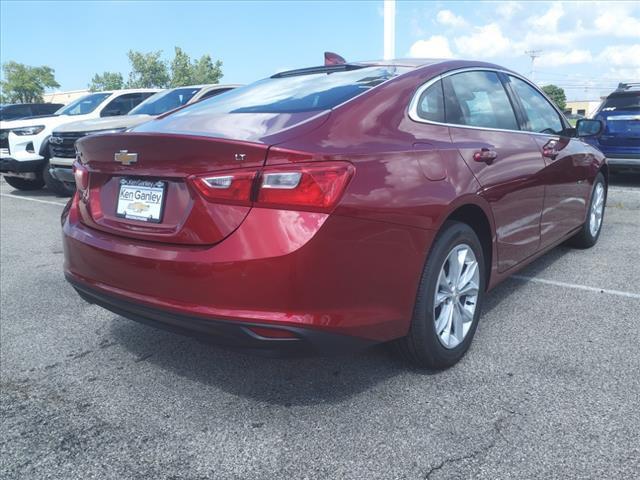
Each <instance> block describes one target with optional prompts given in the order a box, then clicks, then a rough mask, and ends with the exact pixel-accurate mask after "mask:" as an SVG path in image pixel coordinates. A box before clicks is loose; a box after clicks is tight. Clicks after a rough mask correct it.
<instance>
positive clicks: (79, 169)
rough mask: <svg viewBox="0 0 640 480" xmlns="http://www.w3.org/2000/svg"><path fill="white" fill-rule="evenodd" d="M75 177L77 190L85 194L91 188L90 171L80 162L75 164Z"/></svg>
mask: <svg viewBox="0 0 640 480" xmlns="http://www.w3.org/2000/svg"><path fill="white" fill-rule="evenodd" d="M73 177H74V178H75V180H76V188H77V189H78V190H79V191H80V192H84V191H85V190H86V189H87V188H89V171H88V170H87V168H86V167H85V166H84V165H82V164H81V163H79V162H74V164H73Z"/></svg>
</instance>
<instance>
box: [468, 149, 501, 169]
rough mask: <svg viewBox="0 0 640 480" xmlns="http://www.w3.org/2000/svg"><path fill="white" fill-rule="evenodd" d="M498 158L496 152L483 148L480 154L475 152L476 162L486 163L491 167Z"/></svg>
mask: <svg viewBox="0 0 640 480" xmlns="http://www.w3.org/2000/svg"><path fill="white" fill-rule="evenodd" d="M496 158H498V153H497V152H496V151H495V150H490V149H488V148H483V149H481V150H480V151H479V152H474V154H473V159H474V160H475V161H476V162H484V163H486V164H487V165H491V164H492V163H493V161H494V160H495V159H496Z"/></svg>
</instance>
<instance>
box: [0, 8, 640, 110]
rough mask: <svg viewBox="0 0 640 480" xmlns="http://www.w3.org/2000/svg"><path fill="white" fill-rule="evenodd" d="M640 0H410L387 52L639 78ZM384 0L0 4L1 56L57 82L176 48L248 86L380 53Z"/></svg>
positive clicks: (553, 79) (546, 79) (586, 76)
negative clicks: (286, 72)
mask: <svg viewBox="0 0 640 480" xmlns="http://www.w3.org/2000/svg"><path fill="white" fill-rule="evenodd" d="M639 5H640V2H635V3H634V2H602V3H598V2H410V1H398V2H397V6H396V13H397V18H396V56H397V57H406V56H420V57H423V56H432V57H433V56H435V57H449V56H451V57H459V58H472V59H483V60H488V61H492V62H495V63H498V64H501V65H504V66H506V67H509V68H513V69H514V70H516V71H519V72H521V73H523V74H525V75H529V73H530V70H531V66H530V63H531V62H530V59H529V57H527V56H526V55H525V54H524V52H525V51H526V50H532V49H536V50H542V56H541V57H540V58H538V59H537V60H536V68H535V80H536V82H538V83H541V84H544V83H556V84H559V85H560V86H563V87H565V89H566V90H567V93H568V96H569V97H570V98H572V99H592V98H597V97H598V96H599V95H602V94H606V93H608V92H609V91H610V90H611V89H612V88H613V87H615V85H616V84H617V82H618V81H622V80H627V81H631V80H635V81H640V6H639ZM382 33H383V19H382V0H378V1H342V2H338V1H335V2H330V1H326V2H320V1H318V2H312V1H285V2H275V1H273V2H267V1H264V2H250V1H235V2H223V1H217V2H206V1H195V2H189V1H183V2H178V1H154V2H129V1H120V2H99V1H73V2H35V1H34V2H29V1H21V2H17V1H7V0H3V1H2V2H1V3H0V59H1V60H2V62H6V61H8V60H15V61H18V62H22V63H26V64H29V65H49V66H51V67H53V68H54V69H55V71H56V78H57V80H58V82H59V83H60V84H61V90H73V89H80V88H86V86H87V84H88V82H89V80H90V78H91V77H92V75H93V74H94V73H96V72H103V71H120V72H123V73H124V74H125V76H126V74H127V73H128V60H127V57H126V52H127V50H129V49H133V50H140V51H152V50H163V52H164V55H165V57H166V58H167V59H170V58H171V57H172V55H173V47H174V46H180V47H182V48H183V49H184V50H185V51H186V52H187V53H189V54H190V55H191V56H192V57H198V56H200V55H202V54H204V53H209V54H211V55H212V57H213V58H214V59H221V60H222V61H223V63H224V66H223V72H224V78H223V82H229V83H231V82H233V83H248V82H251V81H253V80H256V79H259V78H262V77H265V76H267V75H270V74H272V73H273V72H275V71H278V70H282V69H286V68H295V67H301V66H309V65H315V64H319V63H321V62H322V53H323V52H324V51H325V50H331V51H335V52H338V53H340V54H341V55H343V56H344V57H345V58H347V59H352V60H362V59H373V58H381V57H382V53H383V42H382Z"/></svg>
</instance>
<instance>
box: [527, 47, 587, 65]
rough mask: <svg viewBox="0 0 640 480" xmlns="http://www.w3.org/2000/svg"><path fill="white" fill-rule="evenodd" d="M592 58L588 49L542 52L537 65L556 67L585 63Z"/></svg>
mask: <svg viewBox="0 0 640 480" xmlns="http://www.w3.org/2000/svg"><path fill="white" fill-rule="evenodd" d="M592 59H593V57H592V56H591V52H590V51H589V50H570V51H567V52H562V51H553V52H548V53H543V54H542V56H541V57H540V60H539V63H538V65H539V66H543V67H558V66H562V65H575V64H577V63H587V62H590V61H591V60H592Z"/></svg>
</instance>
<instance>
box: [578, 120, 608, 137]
mask: <svg viewBox="0 0 640 480" xmlns="http://www.w3.org/2000/svg"><path fill="white" fill-rule="evenodd" d="M603 129H604V124H603V123H602V121H601V120H594V119H591V118H581V119H579V120H578V121H577V122H576V137H597V136H598V135H600V134H601V133H602V130H603Z"/></svg>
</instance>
